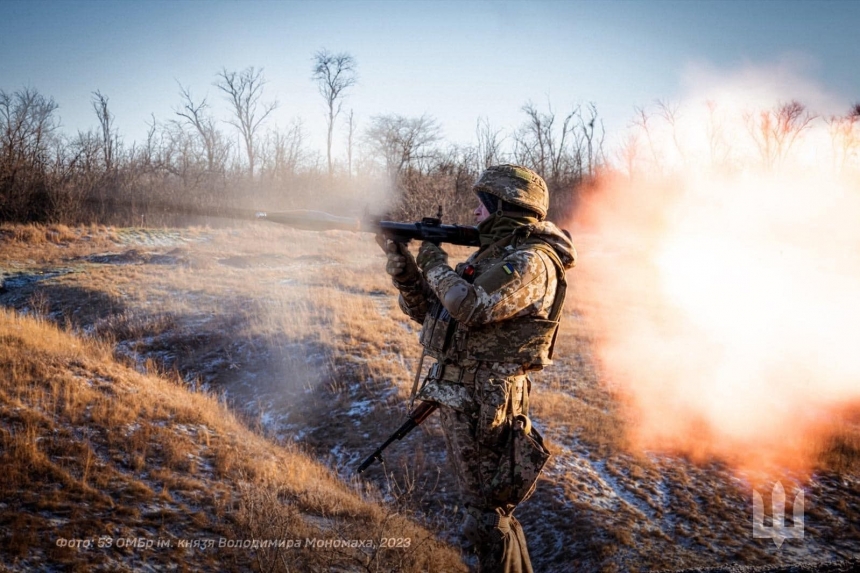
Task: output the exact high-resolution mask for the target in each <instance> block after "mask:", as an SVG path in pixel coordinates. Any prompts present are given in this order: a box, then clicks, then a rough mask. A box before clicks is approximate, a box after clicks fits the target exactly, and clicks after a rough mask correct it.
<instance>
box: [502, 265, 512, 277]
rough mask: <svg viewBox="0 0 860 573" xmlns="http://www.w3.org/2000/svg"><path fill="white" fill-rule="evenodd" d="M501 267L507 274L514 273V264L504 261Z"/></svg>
mask: <svg viewBox="0 0 860 573" xmlns="http://www.w3.org/2000/svg"><path fill="white" fill-rule="evenodd" d="M502 269H504V271H505V273H507V274H509V275H512V274H514V265H512V264H511V263H505V264H504V265H502Z"/></svg>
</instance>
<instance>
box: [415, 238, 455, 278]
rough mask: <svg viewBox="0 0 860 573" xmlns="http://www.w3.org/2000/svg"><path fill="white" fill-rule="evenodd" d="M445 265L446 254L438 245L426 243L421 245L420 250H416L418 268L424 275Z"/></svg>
mask: <svg viewBox="0 0 860 573" xmlns="http://www.w3.org/2000/svg"><path fill="white" fill-rule="evenodd" d="M447 264H448V254H447V253H446V252H445V251H443V250H442V249H441V248H439V245H434V244H433V243H430V242H428V241H424V242H423V243H421V249H419V250H418V266H419V267H421V271H422V272H423V273H424V274H425V275H426V274H427V272H428V271H429V270H430V269H433V268H435V267H438V266H439V265H447Z"/></svg>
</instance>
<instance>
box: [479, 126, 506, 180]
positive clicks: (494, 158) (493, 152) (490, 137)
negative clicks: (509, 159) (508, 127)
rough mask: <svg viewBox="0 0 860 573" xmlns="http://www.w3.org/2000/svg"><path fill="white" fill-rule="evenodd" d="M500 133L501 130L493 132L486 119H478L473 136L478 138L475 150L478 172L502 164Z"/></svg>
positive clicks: (501, 139) (502, 139) (501, 138)
mask: <svg viewBox="0 0 860 573" xmlns="http://www.w3.org/2000/svg"><path fill="white" fill-rule="evenodd" d="M501 133H502V130H501V129H496V130H494V129H493V128H492V127H490V120H489V119H487V118H486V117H481V118H478V125H477V126H476V127H475V135H476V136H477V138H478V146H477V148H476V150H475V152H476V154H477V158H476V159H477V161H478V166H477V167H478V170H483V169H486V168H487V167H490V166H491V165H498V164H499V163H501V162H502V160H501V155H502V154H501V146H502V141H504V138H503V137H501Z"/></svg>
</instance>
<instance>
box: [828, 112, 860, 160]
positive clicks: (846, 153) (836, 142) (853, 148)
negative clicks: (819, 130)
mask: <svg viewBox="0 0 860 573" xmlns="http://www.w3.org/2000/svg"><path fill="white" fill-rule="evenodd" d="M827 125H828V126H829V128H830V139H831V142H832V144H833V166H834V168H836V169H838V170H839V171H844V170H845V168H846V167H847V166H848V164H849V163H850V162H851V161H852V160H855V161H856V160H857V159H858V158H860V103H858V104H855V105H853V106H852V107H851V109H850V110H848V113H847V114H845V115H844V116H834V117H831V118H829V119H828V120H827Z"/></svg>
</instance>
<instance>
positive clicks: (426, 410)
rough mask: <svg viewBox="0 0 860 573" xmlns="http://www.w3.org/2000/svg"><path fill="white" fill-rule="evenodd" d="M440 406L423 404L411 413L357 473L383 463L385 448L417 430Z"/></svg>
mask: <svg viewBox="0 0 860 573" xmlns="http://www.w3.org/2000/svg"><path fill="white" fill-rule="evenodd" d="M438 407H439V405H438V404H437V403H436V402H421V403H420V404H419V405H418V406H417V407H416V408H415V409H414V410H412V412H410V413H409V418H407V419H406V421H405V422H404V423H403V425H402V426H400V427H399V428H398V429H397V431H396V432H394V433H393V434H391V436H389V438H388V439H387V440H385V442H384V443H383V444H382V445H381V446H379V447H378V448H376V451H374V452H373V453H372V454H370V456H368V457H367V459H366V460H364V461H363V462H361V465H360V466H358V470H357V472H356V473H362V472H363V471H364V470H366V469H367V468H369V467H370V466H371V465H373V462H375V461H380V462H381V461H382V452H383V451H385V448H387V447H388V446H390V445H391V443H392V442H394V440H401V439H403V438H404V437H405V436H406V435H407V434H408V433H409V432H411V431H412V430H414V429H415V428H417V427H418V426H419V425H420V424H421V422H423V421H424V420H426V419H427V418H428V417H429V416H430V414H432V413H433V412H435V411H436V408H438Z"/></svg>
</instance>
